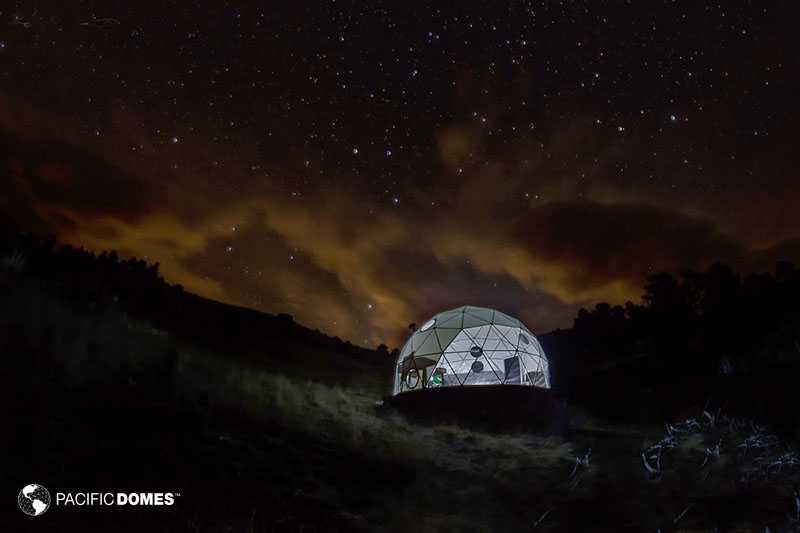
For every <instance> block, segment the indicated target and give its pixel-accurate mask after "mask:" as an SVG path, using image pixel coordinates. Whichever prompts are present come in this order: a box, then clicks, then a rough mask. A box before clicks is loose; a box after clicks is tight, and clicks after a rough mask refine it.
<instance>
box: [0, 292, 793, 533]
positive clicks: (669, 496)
mask: <svg viewBox="0 0 800 533" xmlns="http://www.w3.org/2000/svg"><path fill="white" fill-rule="evenodd" d="M1 288H2V290H3V298H2V299H0V350H2V360H3V363H2V364H3V366H2V372H3V375H4V376H5V378H4V379H5V381H6V386H5V387H4V388H3V395H4V398H2V399H3V400H4V401H5V402H6V403H5V404H4V405H13V406H15V408H14V409H12V410H10V412H8V413H7V416H8V417H9V418H10V419H9V420H8V421H7V423H8V425H6V426H5V427H14V428H16V431H15V433H14V435H13V438H12V439H11V440H10V441H8V442H7V444H6V445H7V446H9V449H8V450H5V451H4V452H5V453H4V457H8V458H13V459H14V460H13V461H9V462H7V463H6V464H5V465H4V468H3V470H2V473H1V474H0V475H2V480H3V485H4V486H8V487H11V489H9V492H13V491H15V490H17V489H14V487H19V486H22V485H23V484H25V483H29V482H31V481H32V480H36V481H37V482H41V483H43V484H45V485H46V486H48V487H50V488H51V489H53V490H59V489H61V490H64V489H67V488H68V489H72V490H75V489H80V488H83V489H103V490H105V489H129V490H147V489H150V490H169V489H177V490H179V491H180V492H181V493H182V496H181V499H180V500H179V502H178V504H177V505H175V506H174V507H171V508H165V509H159V510H144V511H142V510H133V509H125V510H118V509H117V510H104V511H99V512H98V511H95V512H92V511H87V510H68V509H55V510H53V511H52V513H53V515H52V516H50V517H48V519H47V520H45V519H44V518H43V519H42V520H41V521H39V522H36V523H35V524H33V523H31V522H30V521H28V522H22V521H21V518H24V517H22V516H21V513H16V514H14V515H13V516H11V517H10V518H8V519H4V518H2V517H0V526H6V527H4V528H2V529H3V530H6V531H21V530H22V529H21V528H22V527H23V526H24V527H31V526H32V525H35V527H36V529H37V530H51V531H72V530H75V531H86V530H94V529H98V530H100V529H107V528H112V529H113V530H120V529H130V530H137V531H358V530H362V531H396V530H407V529H409V528H411V529H414V530H417V531H488V530H492V531H530V530H533V529H535V530H541V531H590V530H605V531H624V530H630V531H640V530H649V531H656V530H657V529H659V528H660V529H661V530H662V531H669V530H672V529H674V528H675V527H676V526H674V524H673V521H674V519H675V518H676V517H677V516H678V515H679V514H680V513H681V512H682V511H683V510H684V509H686V508H687V506H690V507H689V510H688V511H686V513H685V515H684V516H683V517H682V518H681V519H680V520H679V521H678V526H681V527H683V528H685V530H687V531H690V530H696V531H700V530H711V529H712V528H713V527H715V526H717V527H720V528H721V529H725V528H734V527H737V526H738V527H741V528H743V529H741V530H743V531H745V530H750V529H752V530H760V531H763V527H764V526H765V525H769V526H770V527H771V528H772V531H781V530H787V528H789V527H790V526H791V522H790V521H789V514H790V512H792V502H791V499H790V495H791V483H792V482H796V481H797V473H796V472H793V471H791V470H789V471H786V472H784V473H782V474H773V475H772V476H770V477H769V478H767V479H766V480H762V479H761V478H759V477H756V478H755V479H754V481H752V482H751V483H749V484H746V483H742V482H740V481H739V480H740V478H741V476H742V474H743V473H744V472H745V471H746V470H747V469H749V468H751V467H752V466H753V457H741V455H740V454H737V453H736V452H735V446H736V444H738V443H740V442H741V441H742V440H743V438H744V437H745V433H744V432H740V431H728V430H727V429H725V430H720V429H714V428H708V427H706V428H704V430H703V431H702V432H700V433H697V434H694V435H689V436H687V437H685V438H684V439H683V440H682V444H681V446H680V447H679V448H678V449H675V450H670V451H668V452H667V453H666V455H665V458H664V464H665V471H664V474H663V476H662V477H661V478H660V479H659V480H650V479H648V478H647V477H646V476H645V475H644V471H643V469H642V463H641V458H640V455H639V453H640V451H641V450H642V449H643V448H645V447H647V446H649V445H651V444H652V443H653V442H655V441H657V440H658V439H660V438H661V437H662V436H663V430H662V428H660V427H653V428H633V429H626V430H624V431H623V430H621V429H619V428H609V427H592V421H591V420H588V421H586V422H585V423H584V427H583V428H578V429H577V430H576V431H574V432H573V433H572V435H571V436H569V437H568V438H566V439H560V438H545V437H541V436H534V435H525V434H520V435H489V434H483V433H476V432H471V431H468V430H465V429H462V428H457V427H433V428H423V427H415V426H413V425H410V424H407V423H405V422H404V421H402V420H382V419H379V418H376V417H375V416H374V414H373V412H374V411H373V406H374V402H375V400H377V395H376V393H375V392H374V387H373V386H372V385H370V384H366V385H365V386H364V388H363V389H361V390H359V388H358V387H354V388H340V387H332V386H326V385H322V384H319V383H315V382H311V381H306V379H305V378H304V377H303V376H302V375H294V376H291V377H287V376H282V375H274V374H269V373H265V372H263V371H262V370H258V369H255V368H246V367H242V366H235V365H232V364H230V363H229V362H228V361H229V360H230V358H228V357H226V355H225V354H218V353H206V352H204V350H203V349H202V348H199V347H197V346H193V345H191V344H187V343H186V342H185V341H181V340H177V339H175V338H173V337H172V336H171V335H170V334H169V333H167V332H163V331H158V330H155V329H153V328H152V327H149V326H147V325H146V324H142V323H140V322H137V321H132V320H131V319H130V318H129V317H127V316H126V315H125V314H124V313H123V312H121V311H119V310H117V309H114V308H110V309H105V310H102V311H97V310H90V309H87V310H75V309H73V308H71V307H70V306H69V305H67V304H66V303H64V302H63V301H61V300H60V299H59V298H57V297H54V296H53V295H52V292H51V291H50V290H49V288H48V287H46V286H41V285H39V284H37V283H35V282H31V281H30V280H28V281H26V282H24V283H22V282H17V283H13V284H10V283H6V284H5V285H3V286H2V287H1ZM719 438H722V439H723V447H722V450H723V453H722V456H721V458H720V459H719V460H715V461H714V462H713V464H712V465H711V466H710V467H707V468H706V469H703V470H700V469H699V465H700V463H701V462H702V459H703V450H704V449H705V448H706V447H707V446H711V445H712V443H714V442H716V441H717V439H719ZM590 447H591V448H592V450H593V453H592V461H591V463H590V465H589V466H588V467H586V468H579V469H578V470H577V471H576V474H575V475H574V476H572V477H571V476H570V473H571V471H572V470H573V465H574V460H575V459H574V458H575V455H576V454H582V453H584V452H585V451H586V450H587V449H588V448H590ZM772 453H777V451H776V452H772ZM709 473H710V474H709ZM56 513H58V518H56ZM540 519H541V520H540ZM3 520H8V523H7V524H5V523H3V522H2V521H3Z"/></svg>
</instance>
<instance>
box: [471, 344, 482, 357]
mask: <svg viewBox="0 0 800 533" xmlns="http://www.w3.org/2000/svg"><path fill="white" fill-rule="evenodd" d="M469 353H470V355H472V357H480V356H481V355H483V348H481V347H480V346H473V347H472V348H470V349H469Z"/></svg>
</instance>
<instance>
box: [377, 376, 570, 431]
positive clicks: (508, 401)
mask: <svg viewBox="0 0 800 533" xmlns="http://www.w3.org/2000/svg"><path fill="white" fill-rule="evenodd" d="M377 414H378V416H386V417H388V416H391V415H393V414H400V415H401V416H402V417H404V418H406V419H407V420H409V421H410V422H414V423H420V424H430V425H442V424H455V425H459V426H463V427H467V428H470V429H478V430H483V431H504V432H505V431H525V432H537V433H562V432H563V431H564V428H565V426H566V421H565V420H564V418H565V414H566V413H565V409H564V408H563V403H562V402H560V401H558V400H557V399H556V398H555V397H554V396H553V393H552V390H551V389H546V388H542V387H529V386H521V385H480V386H477V385H476V386H463V387H440V388H435V389H423V390H418V391H408V392H402V393H400V394H396V395H394V396H387V397H385V398H384V400H383V403H382V404H381V405H379V406H378V407H377Z"/></svg>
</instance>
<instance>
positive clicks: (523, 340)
mask: <svg viewBox="0 0 800 533" xmlns="http://www.w3.org/2000/svg"><path fill="white" fill-rule="evenodd" d="M519 342H520V344H530V343H531V341H529V340H528V337H526V336H525V335H523V334H522V333H520V334H519Z"/></svg>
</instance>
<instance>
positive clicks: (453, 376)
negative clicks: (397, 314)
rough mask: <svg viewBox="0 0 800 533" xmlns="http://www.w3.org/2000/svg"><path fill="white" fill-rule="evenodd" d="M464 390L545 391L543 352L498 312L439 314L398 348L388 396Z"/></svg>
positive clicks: (465, 310) (522, 328) (517, 324)
mask: <svg viewBox="0 0 800 533" xmlns="http://www.w3.org/2000/svg"><path fill="white" fill-rule="evenodd" d="M464 385H525V386H531V387H542V388H548V389H549V388H550V371H549V368H548V364H547V358H546V357H545V354H544V350H542V346H541V345H540V344H539V341H538V340H537V339H536V337H535V336H534V335H533V333H531V332H530V330H528V328H526V327H525V324H523V323H522V322H520V321H519V320H517V319H516V318H513V317H511V316H508V315H506V314H505V313H501V312H500V311H495V310H494V309H487V308H484V307H473V306H464V307H459V308H456V309H451V310H450V311H445V312H443V313H439V314H438V315H436V316H434V317H433V318H431V319H430V320H428V321H427V322H425V323H424V324H423V325H422V327H420V328H419V329H418V330H417V331H415V332H414V333H413V334H412V335H411V337H410V338H409V339H408V341H407V342H406V344H405V345H404V346H403V349H402V350H401V352H400V357H399V358H398V360H397V366H396V367H395V378H394V389H393V394H398V393H401V392H405V391H411V390H421V389H429V388H436V387H457V386H464Z"/></svg>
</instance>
